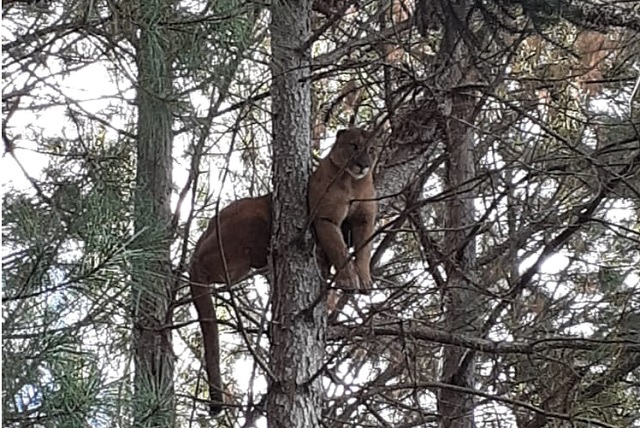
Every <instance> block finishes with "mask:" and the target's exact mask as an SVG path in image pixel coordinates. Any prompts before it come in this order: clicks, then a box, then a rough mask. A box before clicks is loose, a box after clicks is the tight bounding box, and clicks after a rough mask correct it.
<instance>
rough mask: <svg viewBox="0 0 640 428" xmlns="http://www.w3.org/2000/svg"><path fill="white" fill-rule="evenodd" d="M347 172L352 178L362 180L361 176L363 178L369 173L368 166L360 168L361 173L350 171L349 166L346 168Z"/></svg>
mask: <svg viewBox="0 0 640 428" xmlns="http://www.w3.org/2000/svg"><path fill="white" fill-rule="evenodd" d="M347 172H348V173H349V175H351V176H352V177H353V178H355V179H356V180H362V179H363V178H365V177H366V176H367V174H368V173H369V168H365V169H363V170H362V172H361V173H359V174H357V173H355V172H353V171H351V170H350V169H349V168H347Z"/></svg>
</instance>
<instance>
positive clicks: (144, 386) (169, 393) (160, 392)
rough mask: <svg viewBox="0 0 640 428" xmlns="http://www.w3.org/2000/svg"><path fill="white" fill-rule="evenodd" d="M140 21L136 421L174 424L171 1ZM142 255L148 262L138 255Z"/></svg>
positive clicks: (159, 1) (158, 3)
mask: <svg viewBox="0 0 640 428" xmlns="http://www.w3.org/2000/svg"><path fill="white" fill-rule="evenodd" d="M138 6H139V8H138V13H139V15H138V19H137V22H138V24H139V25H140V37H139V39H138V43H137V46H136V47H137V65H138V93H137V102H138V140H137V175H136V191H135V219H134V228H135V233H136V236H137V242H138V243H139V244H138V247H139V248H140V250H141V251H145V253H146V254H147V257H146V258H145V261H144V262H142V263H140V262H138V263H137V264H136V265H135V266H134V267H133V268H134V271H133V272H134V273H133V275H132V282H133V289H132V300H133V301H132V314H133V323H134V324H133V341H134V343H133V346H134V352H135V360H134V362H135V376H134V399H133V411H134V413H133V417H134V426H136V427H171V426H173V425H174V423H175V396H174V387H173V370H174V364H173V352H172V348H171V330H170V329H169V328H168V327H169V324H170V323H171V314H170V309H169V307H170V299H171V283H172V282H171V259H170V245H171V235H170V220H171V207H170V196H171V160H172V156H171V149H172V138H173V136H172V131H171V123H172V117H171V108H170V104H169V100H168V99H169V96H170V94H171V84H172V80H171V75H170V61H169V59H168V58H167V53H166V52H167V49H166V48H167V47H166V46H165V45H164V43H165V41H166V40H167V37H166V35H165V34H163V28H162V27H161V25H162V24H161V21H166V17H167V16H168V15H169V12H170V6H169V2H167V1H165V0H141V1H140V2H139V5H138ZM136 260H141V259H140V258H137V259H136Z"/></svg>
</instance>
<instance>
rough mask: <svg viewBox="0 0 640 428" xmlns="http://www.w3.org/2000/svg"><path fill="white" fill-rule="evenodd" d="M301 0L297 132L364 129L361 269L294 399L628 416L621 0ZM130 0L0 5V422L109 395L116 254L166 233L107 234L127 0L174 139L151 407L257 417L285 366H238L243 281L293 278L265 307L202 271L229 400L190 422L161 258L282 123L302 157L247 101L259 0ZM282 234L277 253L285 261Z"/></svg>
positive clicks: (629, 32) (268, 154)
mask: <svg viewBox="0 0 640 428" xmlns="http://www.w3.org/2000/svg"><path fill="white" fill-rule="evenodd" d="M312 8H313V10H314V12H313V14H312V20H311V29H310V32H311V35H310V37H309V38H308V39H306V41H304V42H301V41H293V40H290V42H298V43H299V45H300V46H302V47H303V48H309V49H311V52H312V57H313V58H312V60H311V62H312V64H313V68H312V70H311V75H310V80H311V82H312V94H313V95H312V98H313V100H314V103H313V105H314V112H313V115H312V117H311V119H310V121H311V123H312V124H313V130H314V131H313V144H312V146H313V147H314V148H315V149H316V150H318V151H320V152H323V151H324V149H325V148H326V147H328V145H329V144H330V143H331V142H332V139H333V135H334V132H335V130H336V129H338V128H340V127H344V126H347V125H348V124H349V123H356V124H358V125H360V126H365V127H370V128H376V129H377V130H378V135H379V137H380V145H381V158H380V163H379V165H378V168H377V170H376V185H377V187H378V189H377V190H378V195H379V197H380V200H379V205H380V218H379V221H378V229H379V230H378V234H377V236H376V241H375V244H376V254H375V257H374V262H375V263H374V265H375V266H374V277H375V290H374V292H373V294H372V295H371V296H370V297H363V296H343V297H342V298H341V302H340V309H339V311H338V312H336V313H334V314H331V316H330V319H329V324H328V327H327V336H326V337H327V346H326V348H325V351H326V354H325V356H324V359H323V364H324V365H323V367H322V370H321V373H322V377H321V382H322V388H323V399H322V402H323V409H322V413H321V415H320V416H319V417H320V418H321V421H322V423H323V424H324V425H328V426H335V427H337V426H342V425H349V426H365V425H376V426H379V425H382V426H434V427H435V426H471V425H472V424H474V425H475V426H492V427H496V426H503V427H512V426H517V427H529V428H531V427H553V426H564V425H568V424H573V425H575V426H605V427H606V426H616V427H627V426H629V427H631V426H634V425H637V424H638V420H639V419H640V416H639V413H640V408H639V407H638V403H639V402H640V399H639V398H640V397H639V395H640V393H639V391H638V387H637V385H638V377H639V369H638V365H639V364H640V359H639V357H638V355H640V352H639V351H640V349H639V348H638V342H639V338H638V320H637V319H636V318H637V316H636V314H637V313H638V312H639V306H640V298H639V295H640V293H639V290H638V287H639V281H640V280H639V276H640V273H638V268H637V266H638V265H639V263H638V258H639V254H638V245H637V242H638V233H639V229H638V199H639V198H638V195H639V194H640V193H639V192H638V187H639V186H638V168H639V165H638V163H639V158H638V150H639V143H638V139H639V138H638V131H637V127H638V107H639V106H638V101H637V100H638V97H639V95H638V94H637V92H634V87H636V86H637V81H638V69H639V66H638V64H639V63H638V46H640V44H638V30H639V29H640V25H639V23H640V18H639V17H638V11H637V10H635V9H634V5H633V3H624V4H623V3H615V2H599V3H594V2H569V1H560V2H555V3H553V4H551V3H545V2H530V1H521V2H507V1H499V0H496V1H487V2H482V3H478V2H465V1H456V2H450V1H446V2H445V1H423V0H419V1H416V2H415V3H413V2H408V1H406V2H405V1H400V0H396V1H393V2H379V1H367V2H360V3H357V4H355V3H351V2H341V1H335V2H329V1H320V0H316V1H315V2H314V3H313V4H312ZM296 10H297V9H296ZM301 10H302V9H301ZM159 11H162V10H159ZM143 12H144V9H143V8H141V7H137V6H136V5H135V4H133V3H131V2H113V1H109V2H102V1H93V2H83V1H79V0H65V1H61V2H55V3H54V2H50V3H47V2H36V3H31V2H22V1H14V2H5V3H4V4H3V17H4V22H5V32H4V33H3V73H4V79H3V107H4V109H3V120H4V123H3V125H4V126H3V138H4V143H5V151H7V155H6V156H5V159H4V160H3V170H4V165H11V166H13V168H14V171H16V173H15V174H13V175H14V176H16V177H17V176H18V175H19V174H22V173H21V172H20V171H19V169H15V168H16V167H15V165H17V164H16V163H15V161H14V160H13V157H12V155H15V157H16V158H17V160H18V161H20V162H21V163H22V165H23V167H24V169H25V171H26V172H27V173H28V175H29V176H30V177H31V180H30V181H29V180H22V181H14V182H13V183H12V185H11V186H8V187H5V193H4V200H3V201H4V207H3V208H4V211H3V212H4V219H3V223H4V228H3V243H4V244H3V245H4V252H3V305H4V312H3V314H4V315H3V317H4V318H3V328H4V337H3V369H4V376H3V390H4V391H5V393H4V395H3V415H4V416H5V421H6V423H8V424H13V425H18V424H20V425H29V424H31V425H33V424H50V425H54V424H62V423H65V424H71V423H73V424H77V425H80V424H83V425H84V424H87V423H91V424H98V423H100V424H104V425H109V426H112V425H130V424H132V423H133V421H134V408H133V407H132V406H130V404H131V402H132V391H133V383H132V380H133V376H132V373H133V372H132V367H133V366H131V365H130V363H131V362H132V361H133V360H132V359H131V358H132V357H133V356H134V355H135V353H134V352H133V350H132V349H131V348H130V347H129V344H130V343H131V342H130V341H131V339H132V336H131V326H132V325H133V324H132V321H133V320H132V312H131V301H132V300H133V299H134V296H133V294H132V288H131V278H134V279H135V278H136V275H138V277H140V275H141V274H142V273H144V270H142V271H141V270H140V267H143V266H144V264H145V263H147V260H145V257H146V256H147V252H146V251H145V252H142V251H140V250H139V248H148V247H149V242H153V244H154V245H159V244H160V243H161V242H165V244H166V241H163V240H162V234H163V233H165V232H163V231H159V232H158V235H157V236H156V237H151V236H143V235H139V234H134V233H133V230H134V220H135V219H136V213H137V211H135V210H134V206H135V201H136V200H135V197H134V195H135V193H134V192H133V190H134V189H136V188H137V187H136V180H139V179H140V177H138V174H137V173H136V172H135V171H136V168H137V165H139V164H137V163H136V161H137V160H138V159H137V155H136V151H135V150H134V147H135V145H134V143H137V142H138V141H140V140H138V138H139V137H140V135H139V132H140V131H139V129H138V125H137V122H134V121H133V118H136V117H137V118H138V120H140V119H141V118H140V117H139V116H137V115H136V109H135V108H132V106H134V105H135V103H134V101H135V94H136V92H135V91H134V90H135V89H136V88H138V82H137V80H136V78H134V77H132V76H139V75H140V74H139V73H140V71H141V70H140V69H139V66H138V63H137V62H136V61H137V56H136V55H137V52H139V49H140V45H138V44H136V43H135V40H136V37H138V36H141V35H142V30H143V29H144V28H147V29H148V28H149V27H148V26H147V27H144V26H142V24H143V22H146V21H144V20H143V19H142V17H146V18H145V19H151V21H149V22H155V24H154V25H156V27H155V29H154V31H155V33H152V34H161V35H162V37H160V39H159V43H160V44H159V46H160V47H162V50H163V52H160V51H158V50H155V51H154V54H159V55H161V56H162V55H164V56H166V58H171V61H170V67H169V68H170V71H169V72H168V76H170V77H171V78H172V84H171V85H170V89H171V90H170V91H168V93H169V94H170V95H171V96H170V99H163V100H162V101H165V102H167V104H168V105H169V106H170V112H171V128H172V130H173V142H174V147H173V151H172V153H171V156H172V167H173V169H172V171H173V172H172V174H173V186H172V189H171V198H170V201H171V205H170V206H171V210H172V213H171V223H170V224H171V229H170V231H171V233H172V236H171V240H172V241H171V247H170V259H171V262H172V268H173V269H172V274H173V275H175V276H173V277H172V278H173V279H170V280H169V281H168V282H167V281H166V280H167V276H166V275H168V274H169V271H162V272H164V273H163V274H162V275H160V276H159V279H158V281H154V282H149V283H148V285H149V284H155V285H160V284H164V285H165V286H166V285H167V284H170V285H171V287H172V288H171V291H172V294H171V295H170V297H171V305H170V306H169V307H167V308H166V311H167V313H169V314H173V320H172V321H173V328H172V329H171V338H172V340H173V343H172V348H173V349H172V350H173V353H174V355H175V359H174V360H173V362H174V364H175V373H174V376H172V379H173V381H174V387H175V401H176V424H202V425H208V424H219V425H224V426H245V425H246V426H250V425H252V424H256V423H259V422H258V419H259V418H261V417H263V416H264V415H265V413H264V412H265V406H264V403H265V401H266V400H265V399H264V397H265V393H266V391H267V380H269V381H271V382H272V381H273V379H274V378H272V377H271V376H272V375H274V374H275V373H280V372H279V370H284V369H285V368H284V367H282V363H277V361H281V360H278V359H276V358H273V359H272V362H273V364H274V366H273V367H270V368H269V370H270V372H271V373H270V374H269V375H267V374H266V367H267V365H266V364H265V363H264V362H265V361H268V355H269V349H270V339H273V336H271V337H270V336H269V334H267V331H268V326H269V325H270V324H269V321H270V320H271V318H270V315H269V305H270V304H273V305H274V310H275V313H276V314H277V313H280V312H279V311H282V310H284V309H285V308H287V307H289V306H288V305H292V304H295V301H289V300H286V301H282V303H283V306H279V307H276V305H275V300H273V301H270V300H269V297H268V296H269V295H268V292H267V291H266V290H268V288H267V286H266V285H265V284H264V281H263V280H262V279H261V278H260V277H259V276H257V277H254V278H251V279H249V280H248V281H247V282H246V283H245V284H243V285H242V286H236V287H232V288H227V287H217V288H216V289H215V290H214V293H215V296H216V302H217V303H218V305H219V308H218V315H219V318H220V320H221V325H222V336H221V340H222V343H223V344H224V349H223V353H222V354H223V363H224V367H225V376H224V378H225V384H226V385H227V388H228V390H227V391H226V392H227V393H228V394H227V395H228V397H229V408H228V409H227V411H226V412H224V414H223V416H222V417H221V418H220V419H218V420H217V422H211V421H209V420H208V419H207V417H206V407H207V406H206V405H204V404H203V403H201V402H200V400H203V399H204V398H205V397H206V388H204V377H203V371H202V370H201V367H200V364H199V357H200V355H201V345H200V344H201V341H200V338H199V336H198V330H197V326H196V325H195V324H194V323H193V321H194V317H195V313H194V312H193V311H192V310H191V308H190V304H189V302H188V299H187V296H186V293H185V291H184V286H183V285H184V283H183V282H182V281H181V280H180V279H181V278H183V277H182V272H183V270H184V266H185V265H186V263H187V262H188V257H189V254H190V251H191V249H192V248H193V243H194V239H192V238H195V237H196V236H197V234H198V233H199V231H200V230H202V228H203V224H204V223H205V222H206V221H207V220H208V218H209V217H210V216H211V215H213V214H214V213H215V212H216V210H217V209H218V207H219V205H220V204H222V205H223V206H224V204H225V203H226V202H227V201H229V200H232V199H236V198H238V197H242V196H247V195H258V194H263V193H265V192H266V191H267V190H268V189H270V188H271V186H270V185H269V181H270V178H271V176H272V175H273V179H274V180H275V182H276V183H278V182H280V181H279V180H283V177H282V175H281V174H280V172H278V171H280V169H279V168H280V167H279V166H278V165H283V164H284V162H285V161H289V160H288V159H282V158H279V161H281V162H283V164H279V163H277V162H274V163H273V165H272V162H271V160H272V159H273V158H272V153H276V152H278V153H279V150H283V151H284V150H292V151H291V153H296V154H297V157H296V161H295V162H296V163H295V165H298V168H299V169H296V171H295V172H296V174H301V177H302V176H303V175H305V174H307V172H306V170H305V169H304V162H303V161H302V160H301V157H303V154H302V153H301V152H300V150H302V147H303V145H304V144H310V143H307V142H305V141H304V139H305V138H307V137H306V135H308V133H307V131H306V130H305V131H304V132H300V133H296V134H295V139H294V140H295V143H294V142H293V140H291V141H289V140H287V141H283V140H280V139H279V138H278V137H277V135H278V133H279V132H281V131H277V126H276V123H277V122H278V121H277V120H274V122H273V123H272V122H271V112H272V109H277V108H278V107H282V106H283V105H284V104H283V105H281V104H280V102H277V101H276V99H277V96H278V95H277V91H276V92H273V90H271V91H270V88H271V84H272V83H271V80H270V76H271V74H270V73H269V71H270V69H269V64H270V63H271V59H272V57H271V49H272V48H274V44H273V42H274V41H275V40H276V34H273V36H274V39H273V40H272V39H271V38H270V36H271V34H270V30H269V25H268V23H269V22H270V21H269V13H268V11H266V10H265V9H264V8H263V6H262V5H260V4H247V3H239V2H234V1H222V2H220V1H218V2H215V3H211V2H205V1H202V2H198V1H193V2H187V1H184V2H175V3H174V4H173V5H172V7H171V11H170V13H169V12H167V13H168V15H167V16H165V17H163V18H160V15H153V14H152V15H150V16H149V15H145V14H144V13H143ZM305 16H306V15H305ZM153 19H157V21H153ZM296 23H297V24H300V23H301V21H297V22H296ZM290 28H294V27H288V28H285V29H290ZM271 31H273V30H271ZM134 36H136V37H134ZM301 52H304V49H303V50H302V51H296V55H301ZM275 55H276V52H275V51H274V57H275ZM276 65H277V66H283V68H284V69H288V70H289V71H290V72H291V74H292V75H293V72H294V69H295V67H294V69H292V68H291V67H287V66H286V64H284V63H281V64H276ZM295 71H296V72H300V71H299V70H295ZM276 75H277V73H276ZM154 76H156V75H155V74H154ZM88 78H89V79H90V80H89V79H88ZM96 82H100V83H102V82H104V85H102V84H96ZM109 82H113V83H112V84H111V83H109ZM302 86H304V85H303V84H302V82H298V83H297V84H292V83H290V84H287V85H286V87H285V88H284V92H285V93H286V92H287V91H291V90H293V89H294V88H296V87H297V88H300V87H302ZM79 88H84V89H85V91H82V90H79ZM89 88H90V91H89ZM132 89H133V90H132ZM636 91H637V90H636ZM272 96H273V97H276V98H272ZM94 98H95V99H99V101H92V100H91V99H94ZM151 100H153V98H151ZM156 101H158V100H157V99H156ZM300 104H301V106H300V107H302V106H304V105H306V103H305V102H302V103H300ZM273 111H276V110H273ZM276 117H277V116H276ZM299 119H300V120H301V122H302V123H305V121H306V119H305V118H304V116H300V117H299ZM162 123H165V122H162ZM165 129H166V126H165ZM296 129H297V128H296ZM157 130H158V131H159V130H160V127H158V129H157ZM272 131H273V133H274V135H275V137H276V138H275V139H274V140H273V143H272V138H271V132H272ZM163 141H166V140H163ZM288 144H290V145H291V146H290V147H289V146H288ZM285 145H286V147H287V148H286V149H285ZM293 147H295V148H296V150H297V151H293ZM283 153H284V152H283ZM287 153H288V152H287ZM165 155H166V153H165ZM272 168H273V169H272ZM272 171H273V174H272ZM298 184H299V183H298ZM282 185H283V186H285V185H286V186H285V187H281V188H277V186H276V188H275V189H274V190H275V191H276V193H278V192H282V195H283V196H284V193H287V192H284V190H285V189H289V187H288V186H289V185H292V186H293V184H292V183H288V182H284V183H282ZM291 190H292V192H294V190H293V189H291ZM298 191H299V190H298ZM291 194H293V193H291ZM278 199H279V198H278ZM302 205H303V204H300V206H302ZM282 209H286V210H291V211H290V212H289V211H287V212H289V214H292V213H293V211H294V209H297V207H284V206H283V207H282ZM303 217H304V216H303V215H300V216H298V217H296V222H294V223H295V224H298V223H297V221H301V220H302V218H303ZM193 220H195V222H193ZM159 224H163V223H162V222H161V221H158V222H156V223H154V224H153V225H154V226H156V225H159ZM164 224H166V223H164ZM292 224H293V223H292ZM145 230H146V229H145ZM281 232H282V233H283V234H285V233H286V234H288V233H293V232H294V229H293V228H292V229H291V230H281ZM276 241H277V242H282V241H281V240H280V239H276ZM284 242H289V241H284ZM305 248H306V247H305ZM299 253H300V254H301V258H300V260H298V261H297V262H293V261H292V260H290V262H292V263H293V265H291V266H298V268H302V270H304V268H303V266H304V263H305V261H304V260H308V258H306V257H304V256H303V253H304V252H303V251H301V252H299ZM158 254H161V253H158ZM297 254H298V252H296V255H297ZM163 257H165V260H166V257H167V256H166V254H165V256H163ZM276 258H277V255H276ZM277 265H278V262H276V266H277ZM283 266H284V265H283ZM292 270H293V267H292ZM158 272H161V271H158ZM145 283H146V282H145ZM306 286H309V287H313V285H312V283H311V282H309V283H306ZM274 289H275V290H280V291H282V289H279V288H278V287H277V286H275V287H274ZM147 290H150V289H147ZM165 292H166V289H164V288H163V292H162V293H165ZM276 294H278V295H280V292H277V293H276ZM153 295H154V296H156V297H158V298H161V297H162V296H164V298H165V299H166V296H167V295H166V293H165V294H157V293H154V294H153ZM274 299H276V297H275V296H274ZM281 300H282V299H281ZM298 303H300V302H298ZM163 310H164V308H163ZM316 315H318V316H319V314H316ZM170 318H171V317H169V320H161V321H159V320H154V322H158V325H161V326H163V327H166V326H169V325H170V321H171V319H170ZM311 324H313V328H315V329H319V330H318V331H321V329H322V328H323V327H322V324H321V323H318V322H315V323H311ZM311 324H309V326H311ZM153 333H154V334H160V332H158V331H154V332H153ZM275 349H276V347H275V346H274V348H272V350H273V351H272V352H275ZM305 351H306V352H308V351H309V348H305V349H302V347H301V349H299V350H298V352H300V355H304V352H305ZM314 361H316V362H317V360H316V359H314ZM18 362H19V363H20V364H18ZM23 362H25V363H23ZM276 366H277V367H276ZM289 368H291V367H289ZM309 394H310V395H308V396H306V397H304V398H306V399H310V400H313V399H314V398H313V394H314V392H313V391H309ZM169 395H170V394H169ZM301 399H302V398H301ZM70 403H71V404H70ZM267 408H268V406H267ZM287 410H291V409H285V410H284V411H287ZM135 413H137V414H138V415H139V414H140V412H135ZM149 414H153V413H149Z"/></svg>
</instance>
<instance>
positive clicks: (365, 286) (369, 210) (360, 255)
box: [350, 202, 376, 292]
mask: <svg viewBox="0 0 640 428" xmlns="http://www.w3.org/2000/svg"><path fill="white" fill-rule="evenodd" d="M375 213H376V204H375V202H366V205H365V203H363V204H362V208H361V209H359V210H358V211H357V212H356V213H355V214H354V216H353V217H352V218H351V219H350V223H351V235H352V237H353V246H354V248H355V252H356V268H357V269H358V275H359V276H360V286H361V287H360V290H361V291H363V292H368V291H369V290H371V286H372V285H373V281H372V279H371V272H370V269H369V265H370V263H371V250H372V248H373V243H372V242H373V240H372V237H373V232H374V230H375V219H376V215H375Z"/></svg>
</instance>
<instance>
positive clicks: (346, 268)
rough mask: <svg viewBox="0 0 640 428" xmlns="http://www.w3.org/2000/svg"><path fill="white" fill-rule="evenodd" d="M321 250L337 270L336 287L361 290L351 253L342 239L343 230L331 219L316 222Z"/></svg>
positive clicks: (319, 219) (321, 219) (315, 226)
mask: <svg viewBox="0 0 640 428" xmlns="http://www.w3.org/2000/svg"><path fill="white" fill-rule="evenodd" d="M313 224H314V228H315V230H316V239H317V240H318V243H319V244H320V248H321V249H322V251H323V252H324V254H325V255H326V257H327V258H328V259H329V262H330V263H331V264H332V265H333V266H335V268H336V272H337V274H336V285H337V286H338V287H340V288H345V289H357V288H359V283H360V281H359V279H358V273H357V272H356V269H355V267H354V266H353V263H352V262H351V261H350V260H349V251H348V250H347V245H346V244H345V242H344V239H343V238H342V230H341V229H340V226H338V225H336V224H335V223H334V222H333V221H332V220H331V219H328V218H323V217H320V218H317V219H316V220H315V221H314V222H313Z"/></svg>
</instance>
